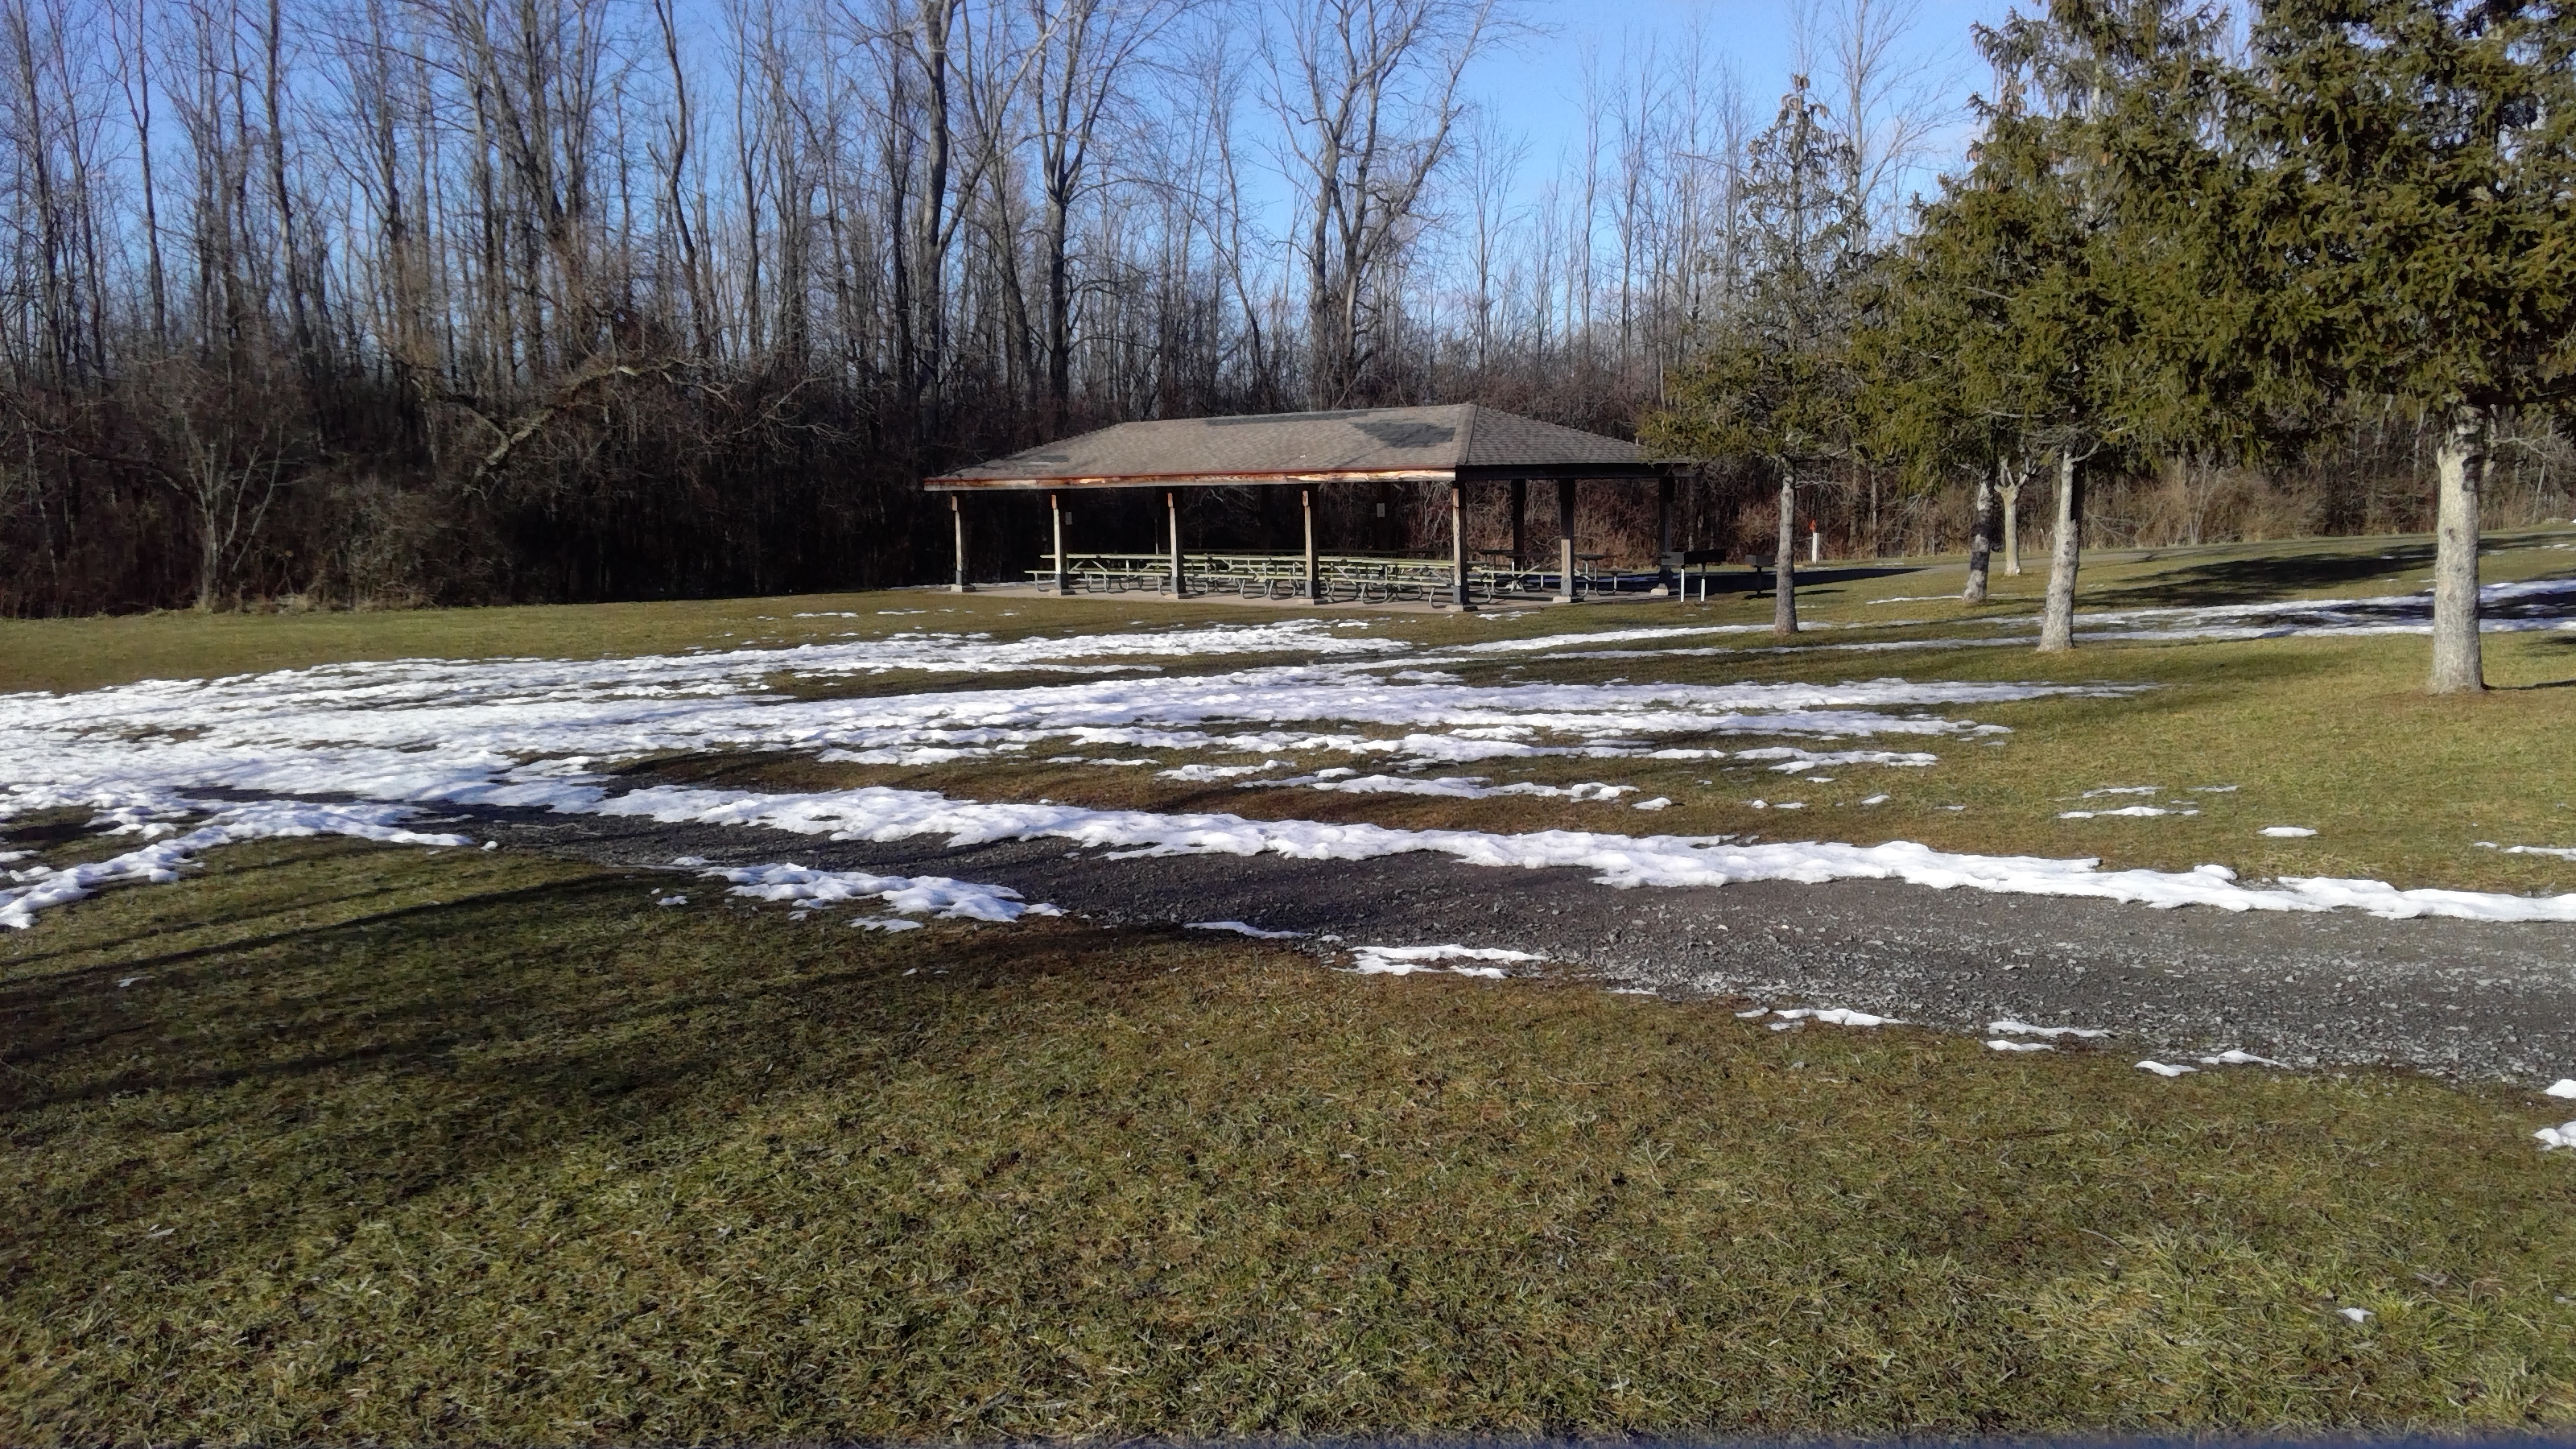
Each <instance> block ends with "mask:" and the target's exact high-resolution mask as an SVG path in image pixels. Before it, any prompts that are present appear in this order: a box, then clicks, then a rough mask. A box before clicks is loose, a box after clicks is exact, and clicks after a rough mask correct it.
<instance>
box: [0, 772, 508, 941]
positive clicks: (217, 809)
mask: <svg viewBox="0 0 2576 1449" xmlns="http://www.w3.org/2000/svg"><path fill="white" fill-rule="evenodd" d="M162 808H164V809H167V808H171V807H169V806H166V805H165V806H163V807H162ZM200 808H204V809H207V810H209V811H210V812H211V814H210V815H209V818H208V819H207V820H206V822H205V823H204V824H202V825H200V826H198V827H197V828H196V829H194V830H190V831H188V832H187V833H185V834H174V835H172V836H171V838H169V839H166V840H157V841H154V842H153V843H152V844H150V845H146V846H144V847H143V848H141V849H139V850H129V851H127V852H126V853H124V854H123V855H118V856H113V857H111V858H109V859H107V860H101V861H92V862H90V863H88V864H85V865H72V866H65V867H63V868H62V869H60V870H51V869H38V870H26V871H11V872H9V876H10V879H11V880H12V881H28V882H30V883H28V884H22V885H13V886H10V887H6V888H0V927H6V928H8V929H11V930H25V929H26V928H27V927H29V926H32V925H34V924H35V923H36V916H37V914H38V913H39V912H42V911H46V910H50V909H52V908H53V907H55V906H60V905H67V904H69V903H70V902H73V901H76V900H80V899H82V898H83V897H86V896H90V895H93V894H96V893H97V892H98V891H99V890H100V889H101V888H102V887H106V886H112V885H133V884H141V883H146V882H160V883H166V882H169V881H174V880H177V879H178V878H179V873H180V872H181V871H183V870H187V869H189V868H191V867H193V866H195V865H196V863H197V856H198V854H199V853H200V852H203V851H207V850H212V849H214V848H215V847H216V846H219V845H238V844H241V843H243V842H246V841H253V840H277V839H283V838H287V837H294V836H315V835H340V836H347V837H350V838H352V839H357V840H374V841H381V842H383V843H385V844H389V845H431V846H450V845H472V844H473V843H474V842H473V841H472V840H470V839H468V838H466V837H465V836H462V835H443V834H436V833H431V832H424V831H418V830H412V829H408V828H406V827H404V826H403V825H402V824H401V823H400V822H402V821H404V820H408V819H410V818H412V817H413V815H414V814H415V813H416V812H414V811H412V810H409V809H405V808H403V807H401V806H397V805H315V804H308V803H305V802H303V801H297V800H263V801H256V802H253V803H249V804H240V805H220V806H205V807H200Z"/></svg>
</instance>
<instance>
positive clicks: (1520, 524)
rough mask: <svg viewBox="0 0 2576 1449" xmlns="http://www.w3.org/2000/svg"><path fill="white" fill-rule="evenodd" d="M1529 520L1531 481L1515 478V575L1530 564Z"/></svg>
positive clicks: (1513, 553)
mask: <svg viewBox="0 0 2576 1449" xmlns="http://www.w3.org/2000/svg"><path fill="white" fill-rule="evenodd" d="M1528 518H1529V480H1528V479H1527V478H1515V479H1513V480H1512V571H1513V572H1514V573H1518V572H1520V570H1521V569H1522V568H1523V567H1525V566H1527V565H1528V563H1529V527H1528V521H1527V520H1528Z"/></svg>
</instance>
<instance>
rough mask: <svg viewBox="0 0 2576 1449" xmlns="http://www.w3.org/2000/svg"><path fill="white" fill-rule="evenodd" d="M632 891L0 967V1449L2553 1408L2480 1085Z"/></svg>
mask: <svg viewBox="0 0 2576 1449" xmlns="http://www.w3.org/2000/svg"><path fill="white" fill-rule="evenodd" d="M668 879H669V878H668V877H662V878H658V879H648V878H641V877H634V876H627V875H620V874H615V873H604V872H599V871H594V870H590V869H586V868H579V867H573V866H567V865H562V864H554V863H548V862H544V861H539V860H532V859H527V858H516V857H511V856H507V855H491V854H483V853H479V852H456V851H450V852H437V853H432V852H423V851H417V850H378V849H368V848H359V847H352V846H346V845H335V844H314V843H305V844H277V845H265V846H245V847H237V848H234V849H232V850H229V851H226V852H223V853H222V854H220V855H219V856H218V857H217V858H216V859H215V861H214V862H213V867H212V869H211V870H210V871H209V872H207V873H206V874H205V875H204V876H202V877H199V878H194V879H191V880H188V881H185V882H183V883H181V884H178V885H175V886H167V887H158V888H153V889H149V890H136V891H126V892H120V893H116V894H112V895H109V896H106V897H102V898H100V899H98V900H95V901H91V902H87V903H84V904H82V905H80V906H77V907H74V908H72V909H70V910H67V911H65V912H63V913H61V914H60V915H59V916H54V917H48V918H47V921H46V923H45V925H44V926H43V927H42V928H41V929H39V930H37V931H33V932H25V933H19V934H16V935H12V936H8V937H6V938H0V1000H5V1003H6V1005H5V1008H0V1010H5V1012H6V1021H7V1023H8V1025H7V1029H6V1032H5V1038H6V1041H7V1043H8V1045H7V1047H6V1055H5V1067H6V1070H5V1074H0V1094H5V1095H0V1115H4V1116H5V1123H6V1131H7V1134H8V1135H7V1149H6V1152H5V1154H0V1214H5V1215H6V1221H7V1222H8V1223H9V1227H8V1228H7V1229H5V1230H0V1438H5V1439H7V1440H9V1441H12V1442H23V1443H43V1442H106V1441H120V1442H137V1441H143V1440H147V1439H150V1440H178V1439H186V1440H199V1439H203V1440H216V1441H245V1440H259V1441H328V1442H341V1443H348V1442H382V1441H402V1442H418V1441H444V1442H465V1441H476V1442H489V1441H494V1440H536V1441H546V1442H589V1441H609V1440H615V1441H620V1442H642V1441H656V1442H659V1441H683V1440H700V1439H726V1440H788V1439H792V1440H806V1441H810V1440H822V1439H830V1438H843V1437H851V1438H931V1439H973V1440H993V1439H1005V1438H1009V1439H1019V1438H1039V1437H1058V1436H1093V1437H1119V1438H1128V1437H1160V1436H1202V1435H1258V1436H1303V1435H1323V1434H1372V1433H1386V1432H1404V1433H1480V1434H1481V1433H1499V1434H1536V1433H1553V1434H1587V1435H1589V1434H1630V1433H1646V1434H1693V1433H1706V1432H1735V1431H1746V1432H1756V1433H1764V1434H1782V1435H1811V1434H1869V1433H1878V1432H1888V1431H1893V1430H1899V1429H1902V1430H1908V1431H1913V1432H1917V1433H1948V1432H2049V1431H2069V1430H2104V1429H2144V1430H2159V1431H2161V1430H2174V1431H2189V1430H2197V1429H2203V1428H2210V1427H2216V1426H2235V1427H2247V1426H2253V1427H2263V1428H2272V1429H2283V1428H2325V1427H2364V1426H2366V1427H2369V1428H2373V1429H2380V1430H2387V1429H2395V1428H2404V1427H2417V1428H2444V1429H2448V1428H2466V1427H2484V1428H2514V1429H2545V1428H2551V1427H2563V1426H2565V1425H2566V1424H2568V1423H2569V1422H2570V1421H2571V1419H2576V1302H2571V1299H2576V1235H2571V1234H2570V1233H2568V1232H2567V1230H2566V1225H2567V1223H2568V1222H2569V1220H2570V1214H2571V1211H2576V1163H2571V1162H2570V1161H2567V1160H2564V1158H2565V1157H2566V1156H2568V1155H2567V1154H2552V1155H2549V1156H2543V1155H2542V1154H2540V1153H2538V1152H2536V1151H2535V1150H2534V1149H2533V1144H2532V1142H2531V1141H2530V1138H2529V1136H2528V1133H2529V1132H2530V1130H2531V1128H2532V1127H2533V1126H2535V1125H2538V1124H2539V1123H2541V1122H2545V1121H2549V1120H2554V1118H2555V1117H2556V1116H2562V1115H2565V1114H2564V1112H2563V1110H2562V1111H2560V1112H2557V1113H2552V1112H2550V1111H2548V1108H2549V1107H2550V1106H2551V1105H2560V1106H2562V1108H2563V1104H2550V1103H2546V1102H2545V1101H2543V1100H2542V1099H2540V1098H2538V1097H2536V1096H2533V1095H2531V1094H2528V1093H2524V1092H2518V1091H2512V1090H2506V1089H2500V1088H2495V1089H2459V1088H2454V1087H2446V1086H2443V1085H2439V1084H2436V1083H2432V1082H2428V1081H2424V1080H2419V1079H2412V1078H2407V1077H2402V1076H2395V1075H2376V1074H2366V1073H2365V1074H2354V1075H2349V1076H2344V1075H2333V1076H2327V1075H2316V1076H2305V1077H2301V1076H2291V1075H2286V1074H2268V1073H2251V1072H2231V1073H2221V1072H2208V1073H2204V1074H2202V1075H2200V1076H2196V1077H2190V1078H2184V1079H2181V1080H2178V1081H2164V1080H2159V1079H2156V1078H2153V1077H2149V1076H2147V1075H2145V1074H2143V1073H2140V1072H2137V1071H2134V1070H2132V1069H2130V1067H2129V1065H2128V1060H2127V1058H2126V1057H2124V1056H2119V1055H2113V1054H2109V1053H2088V1052H2079V1051H2070V1052H2065V1053H2060V1054H2057V1055H2044V1054H2043V1055H2039V1056H2037V1057H2035V1058H2031V1057H2022V1058H2006V1057H2001V1056H1998V1055H1996V1054H1993V1053H1989V1052H1986V1051H1983V1050H1981V1049H1980V1048H1979V1047H1978V1046H1977V1044H1976V1043H1975V1042H1973V1041H1967V1040H1961V1039H1956V1038H1944V1037H1939V1036H1934V1035H1931V1034H1926V1033H1917V1032H1913V1031H1908V1030H1886V1031H1878V1032H1858V1031H1837V1030H1834V1029H1828V1028H1812V1029H1804V1030H1799V1031H1793V1032H1786V1033H1773V1032H1769V1031H1763V1030H1758V1029H1755V1028H1754V1027H1753V1026H1752V1025H1750V1024H1748V1023H1744V1022H1739V1021H1737V1020H1735V1019H1734V1018H1733V1017H1731V1016H1730V1015H1729V1014H1728V1012H1727V1011H1726V1009H1725V1004H1724V1003H1707V1002H1702V1003H1690V1004H1681V1003H1668V1002H1664V1001H1659V1000H1655V999H1652V998H1640V997H1634V996H1620V995H1613V994H1609V993H1606V992H1603V991H1601V990H1599V989H1597V988H1594V987H1588V986H1583V985H1579V984H1573V983H1566V984H1555V985H1551V984H1548V983H1544V982H1537V983H1532V982H1516V983H1485V982H1476V981H1468V980H1463V979H1460V978H1457V977H1438V978H1432V977H1417V978H1406V979H1390V978H1378V977H1356V976H1350V975H1344V974H1339V973H1336V972H1333V971H1330V970H1328V969H1326V968H1325V967H1324V966H1322V965H1320V964H1318V963H1317V962H1315V961H1312V960H1310V959H1309V958H1307V957H1304V956H1302V955H1298V954H1295V953H1293V952H1289V951H1286V950H1281V949H1273V948H1270V947H1267V946H1264V945H1261V944H1258V943H1246V942H1237V941H1232V940H1226V941H1212V940H1207V939H1200V938H1189V939H1184V933H1178V932H1171V933H1161V932H1131V933H1108V932H1102V931H1098V930H1094V929H1091V928H1087V927H1085V926H1083V925H1081V924H1079V923H1076V922H1070V921H1063V922H1036V923H1032V924H1026V925H1023V926H1018V927H1009V928H999V927H973V926H966V925H933V926H931V927H930V928H928V929H925V930H922V931H918V932H913V933H909V934H906V935H902V936H897V937H891V938H889V937H884V936H880V935H877V934H875V933H869V932H859V931H853V930H849V929H847V928H846V927H845V926H843V925H841V924H840V923H839V922H838V921H837V920H835V919H833V918H831V917H829V916H816V917H813V918H810V919H808V920H805V921H802V922H792V921H789V920H788V919H786V918H785V916H784V915H783V914H781V913H779V912H777V911H775V910H771V909H762V910H754V909H752V908H750V907H747V906H739V905H735V906H711V905H708V904H706V903H704V902H701V903H700V904H699V905H697V906H694V907H692V908H689V909H656V908H655V907H654V906H653V905H652V904H651V902H652V899H653V898H654V897H655V896H656V895H657V894H658V893H660V892H661V891H662V890H664V889H666V888H667V884H668ZM2344 1309H2358V1310H2363V1311H2365V1312H2366V1313H2367V1314H2368V1315H2369V1316H2368V1317H2367V1318H2366V1319H2363V1320H2361V1321H2354V1320H2352V1319H2350V1318H2348V1317H2346V1316H2345V1315H2344V1313H2343V1312H2342V1310H2344Z"/></svg>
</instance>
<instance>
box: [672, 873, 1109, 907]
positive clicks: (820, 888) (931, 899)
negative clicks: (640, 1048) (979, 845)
mask: <svg viewBox="0 0 2576 1449" xmlns="http://www.w3.org/2000/svg"><path fill="white" fill-rule="evenodd" d="M698 874H700V875H701V876H705V877H708V878H710V879H715V880H722V881H727V882H730V883H731V885H732V889H731V890H729V891H728V892H726V893H727V894H728V895H737V896H743V897H747V898H749V899H751V900H758V901H784V902H788V903H790V904H793V905H796V906H800V907H804V908H807V909H811V908H813V907H816V906H832V905H842V904H845V903H847V902H850V901H883V902H885V904H886V905H887V907H889V908H890V909H892V910H893V911H895V912H896V913H897V914H899V915H908V916H917V915H923V914H929V915H936V916H938V917H940V918H941V919H943V920H951V921H1016V920H1018V919H1019V918H1020V917H1022V916H1024V915H1027V916H1060V915H1063V914H1064V912H1062V911H1060V910H1058V909H1056V908H1055V907H1054V906H1050V905H1040V904H1031V903H1029V902H1026V901H1024V900H1022V899H1021V896H1020V893H1019V892H1018V891H1015V890H1013V889H1011V888H1010V887H1009V886H999V885H982V884H978V883H976V882H973V881H962V880H951V879H949V878H948V877H947V876H943V875H923V876H900V875H870V874H868V873H867V872H866V871H863V870H815V869H812V868H810V867H807V866H802V865H797V864H795V863H793V862H783V863H780V864H777V865H746V866H720V867H718V868H716V869H713V870H702V871H700V872H698ZM676 899H677V900H679V901H682V902H685V901H686V900H687V899H688V897H686V896H680V897H677V898H676ZM665 904H668V902H665Z"/></svg>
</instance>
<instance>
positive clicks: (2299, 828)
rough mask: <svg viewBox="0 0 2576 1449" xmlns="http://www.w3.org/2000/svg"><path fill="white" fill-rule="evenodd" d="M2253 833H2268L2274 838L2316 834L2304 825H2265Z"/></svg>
mask: <svg viewBox="0 0 2576 1449" xmlns="http://www.w3.org/2000/svg"><path fill="white" fill-rule="evenodd" d="M2254 833H2255V834H2257V835H2268V836H2270V837H2272V838H2273V839H2274V840H2298V839H2301V838H2303V837H2306V836H2310V835H2314V834H2316V832H2315V831H2314V830H2311V829H2309V828H2308V827H2307V826H2305V825H2266V826H2264V827H2263V828H2262V829H2260V830H2258V831H2255V832H2254Z"/></svg>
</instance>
